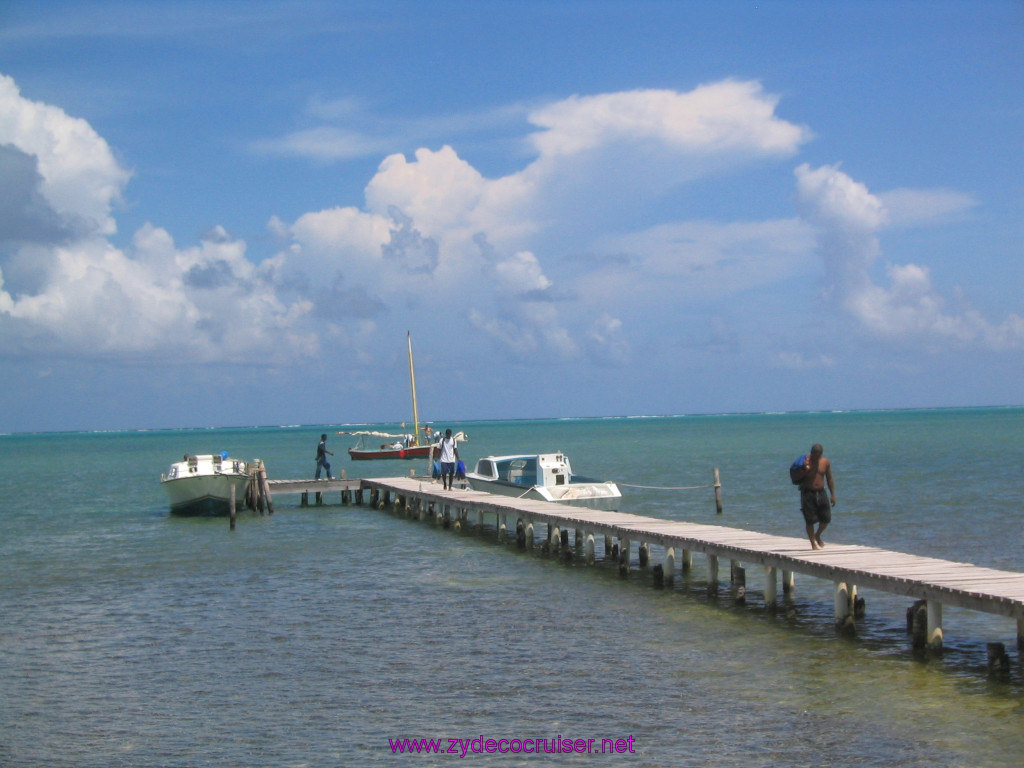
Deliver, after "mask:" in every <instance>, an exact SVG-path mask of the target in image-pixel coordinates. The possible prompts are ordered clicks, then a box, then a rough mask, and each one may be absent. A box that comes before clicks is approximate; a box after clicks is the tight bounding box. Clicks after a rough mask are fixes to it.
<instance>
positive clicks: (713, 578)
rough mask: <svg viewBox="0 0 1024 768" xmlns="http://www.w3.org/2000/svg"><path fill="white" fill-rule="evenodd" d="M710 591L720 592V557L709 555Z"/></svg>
mask: <svg viewBox="0 0 1024 768" xmlns="http://www.w3.org/2000/svg"><path fill="white" fill-rule="evenodd" d="M708 590H709V591H711V592H717V591H718V555H708Z"/></svg>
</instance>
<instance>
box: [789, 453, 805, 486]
mask: <svg viewBox="0 0 1024 768" xmlns="http://www.w3.org/2000/svg"><path fill="white" fill-rule="evenodd" d="M805 461H807V454H806V453H805V454H804V455H803V456H801V457H800V458H799V459H797V460H796V461H794V462H793V463H792V464H790V465H789V481H790V482H791V483H793V485H800V483H802V482H803V481H804V477H806V475H807V469H806V468H805V467H804V462H805Z"/></svg>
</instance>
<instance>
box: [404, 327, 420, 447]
mask: <svg viewBox="0 0 1024 768" xmlns="http://www.w3.org/2000/svg"><path fill="white" fill-rule="evenodd" d="M405 336H406V340H407V341H408V342H409V386H410V388H411V389H412V428H413V433H412V435H413V445H419V444H420V415H419V413H417V411H416V372H415V371H413V368H412V333H410V332H409V331H406V332H405Z"/></svg>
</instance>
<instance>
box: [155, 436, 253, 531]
mask: <svg viewBox="0 0 1024 768" xmlns="http://www.w3.org/2000/svg"><path fill="white" fill-rule="evenodd" d="M249 480H250V473H249V465H248V464H247V463H246V462H244V461H239V460H238V459H232V458H230V457H229V456H228V454H227V452H223V451H222V452H221V453H212V454H211V453H206V454H198V455H192V454H185V458H184V459H183V460H182V461H176V462H175V463H173V464H171V467H170V469H168V470H167V474H165V475H161V476H160V484H161V485H162V486H163V487H164V489H165V490H166V491H167V497H168V500H169V501H170V503H171V513H172V514H175V515H226V514H228V513H229V512H230V511H231V509H230V507H231V495H232V494H231V491H232V489H234V497H235V507H236V509H237V508H238V507H240V506H242V504H243V503H244V502H245V492H246V490H247V489H248V487H249Z"/></svg>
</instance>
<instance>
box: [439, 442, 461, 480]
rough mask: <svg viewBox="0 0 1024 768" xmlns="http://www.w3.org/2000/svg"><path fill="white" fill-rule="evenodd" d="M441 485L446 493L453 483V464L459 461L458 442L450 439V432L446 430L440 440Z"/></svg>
mask: <svg viewBox="0 0 1024 768" xmlns="http://www.w3.org/2000/svg"><path fill="white" fill-rule="evenodd" d="M440 445H441V485H442V486H443V487H444V489H445V490H446V491H450V490H451V489H452V486H453V484H454V483H455V462H456V461H458V459H459V442H458V440H456V439H455V438H454V437H452V431H451V430H450V429H446V430H445V431H444V437H442V438H441V443H440Z"/></svg>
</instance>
